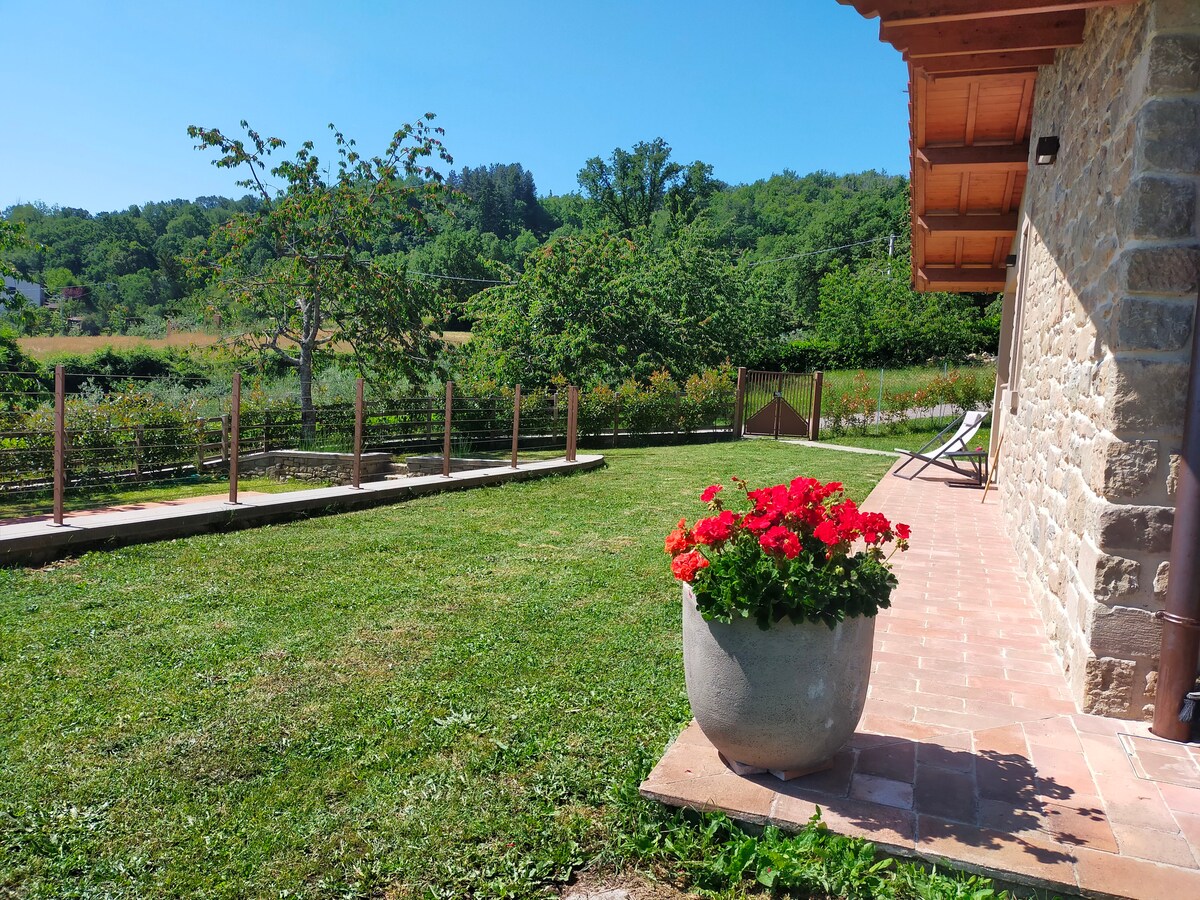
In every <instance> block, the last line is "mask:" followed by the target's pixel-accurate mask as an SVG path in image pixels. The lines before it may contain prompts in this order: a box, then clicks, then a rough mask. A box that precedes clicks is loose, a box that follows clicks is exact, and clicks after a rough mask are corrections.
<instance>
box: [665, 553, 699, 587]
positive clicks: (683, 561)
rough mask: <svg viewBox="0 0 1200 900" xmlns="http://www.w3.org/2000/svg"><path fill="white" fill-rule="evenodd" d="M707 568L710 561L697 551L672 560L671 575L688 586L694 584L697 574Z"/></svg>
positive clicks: (680, 555)
mask: <svg viewBox="0 0 1200 900" xmlns="http://www.w3.org/2000/svg"><path fill="white" fill-rule="evenodd" d="M705 568H708V560H707V559H705V558H704V555H703V554H701V553H700V552H698V551H696V550H689V551H688V552H687V553H681V554H679V556H677V557H675V558H674V559H673V560H671V574H672V575H674V576H675V577H676V578H678V579H679V580H680V581H686V582H687V583H688V584H691V583H692V580H693V579H694V578H695V577H696V573H697V572H699V571H700V570H701V569H705Z"/></svg>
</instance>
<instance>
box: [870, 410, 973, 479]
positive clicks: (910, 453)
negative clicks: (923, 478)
mask: <svg viewBox="0 0 1200 900" xmlns="http://www.w3.org/2000/svg"><path fill="white" fill-rule="evenodd" d="M985 418H987V413H986V412H969V413H966V414H965V415H963V416H962V417H961V418H959V419H958V420H956V421H954V422H951V423H950V424H949V425H947V426H946V427H945V428H943V429H942V430H941V431H939V432H938V433H937V434H936V435H935V436H934V438H933V440H931V441H930V442H929V443H928V444H926V445H925V446H924V447H922V448H921V449H920V450H902V449H901V448H899V447H897V448H896V452H897V453H902V454H904V455H905V456H907V457H908V459H906V460H905V461H904V465H902V466H900V468H899V469H897V470H896V471H895V472H893V473H892V474H894V475H899V474H900V473H901V472H902V471H903V470H904V467H905V466H907V465H908V464H909V463H911V462H912V461H913V460H916V459H919V460H921V461H922V462H923V463H924V465H922V466H921V468H919V469H917V471H916V472H914V473H913V474H912V475H909V476H908V477H909V478H910V479H912V478H916V477H917V476H918V475H920V474H921V473H922V472H924V471H925V470H926V469H927V468H928V467H929V466H939V467H941V468H943V469H949V470H950V471H951V472H958V473H959V474H968V473H966V472H964V471H963V470H962V469H960V468H959V467H958V466H957V465H956V464H955V461H954V459H953V458H952V457H951V456H950V455H951V454H954V453H962V452H963V451H965V450H966V448H967V442H968V441H970V440H971V438H973V437H975V432H977V431H978V430H979V426H980V425H981V424H983V420H984V419H985ZM952 428H953V429H954V436H953V437H952V438H950V440H948V441H946V442H945V443H944V444H942V445H941V446H940V447H938V448H937V449H936V450H931V449H930V448H931V447H932V446H933V445H934V444H936V443H937V442H938V441H940V440H941V439H942V438H943V437H944V436H945V434H946V432H948V431H950V429H952Z"/></svg>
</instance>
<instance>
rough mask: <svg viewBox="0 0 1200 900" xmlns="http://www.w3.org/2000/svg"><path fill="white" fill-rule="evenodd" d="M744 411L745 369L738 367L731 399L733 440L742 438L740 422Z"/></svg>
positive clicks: (743, 416)
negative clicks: (735, 389) (735, 385)
mask: <svg viewBox="0 0 1200 900" xmlns="http://www.w3.org/2000/svg"><path fill="white" fill-rule="evenodd" d="M745 409H746V367H745V366H738V376H737V392H736V393H735V394H734V399H733V439H734V440H735V441H736V440H740V439H741V437H742V420H743V419H744V418H745Z"/></svg>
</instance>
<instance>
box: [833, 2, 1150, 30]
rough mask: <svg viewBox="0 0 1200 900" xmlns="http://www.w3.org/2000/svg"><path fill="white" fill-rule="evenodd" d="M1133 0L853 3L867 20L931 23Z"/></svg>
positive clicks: (1077, 8) (1094, 6) (1033, 12)
mask: <svg viewBox="0 0 1200 900" xmlns="http://www.w3.org/2000/svg"><path fill="white" fill-rule="evenodd" d="M1132 2H1133V0H1073V2H1072V0H933V2H931V0H876V2H858V3H853V6H854V8H855V9H857V10H858V12H859V13H860V14H861V15H863V16H865V17H866V18H868V19H873V18H875V16H880V17H882V18H883V19H884V20H885V21H888V22H897V23H901V22H902V23H905V24H913V25H915V24H925V25H932V24H935V23H938V22H961V21H965V20H978V19H996V18H1006V17H1009V16H1028V15H1037V14H1039V13H1057V12H1072V11H1075V10H1086V9H1095V8H1097V7H1101V6H1123V5H1128V4H1130V3H1132Z"/></svg>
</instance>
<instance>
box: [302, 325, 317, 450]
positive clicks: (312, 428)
mask: <svg viewBox="0 0 1200 900" xmlns="http://www.w3.org/2000/svg"><path fill="white" fill-rule="evenodd" d="M299 369H300V438H301V440H302V441H303V442H304V445H305V446H306V447H307V446H311V445H312V444H313V442H314V441H316V439H317V410H316V408H315V407H314V406H313V392H312V382H313V348H312V347H311V346H310V345H309V344H308V342H307V341H305V342H304V343H303V344H301V345H300V367H299Z"/></svg>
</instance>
